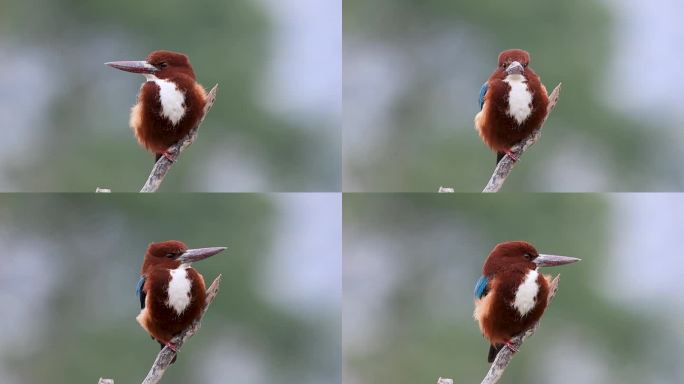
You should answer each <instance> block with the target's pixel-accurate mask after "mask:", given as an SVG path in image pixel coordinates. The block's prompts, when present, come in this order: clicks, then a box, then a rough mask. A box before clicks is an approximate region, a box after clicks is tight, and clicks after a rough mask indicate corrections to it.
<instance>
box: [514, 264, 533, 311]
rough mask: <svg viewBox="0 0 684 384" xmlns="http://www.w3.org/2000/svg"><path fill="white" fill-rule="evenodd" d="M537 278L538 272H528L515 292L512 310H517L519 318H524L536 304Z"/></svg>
mask: <svg viewBox="0 0 684 384" xmlns="http://www.w3.org/2000/svg"><path fill="white" fill-rule="evenodd" d="M537 277H539V272H537V271H536V270H531V271H530V272H528V273H527V276H525V279H524V280H523V282H522V284H520V286H519V287H518V290H517V291H516V292H515V301H514V302H513V308H515V309H517V310H518V313H520V316H525V315H526V314H527V312H529V311H531V310H532V308H534V306H535V304H537V300H536V298H537V293H539V284H537Z"/></svg>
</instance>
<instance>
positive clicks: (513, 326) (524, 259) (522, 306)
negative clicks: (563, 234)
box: [473, 241, 579, 362]
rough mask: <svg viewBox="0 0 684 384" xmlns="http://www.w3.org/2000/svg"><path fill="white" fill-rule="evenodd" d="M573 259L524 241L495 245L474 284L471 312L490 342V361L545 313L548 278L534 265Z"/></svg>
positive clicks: (560, 262) (551, 264)
mask: <svg viewBox="0 0 684 384" xmlns="http://www.w3.org/2000/svg"><path fill="white" fill-rule="evenodd" d="M576 261H579V259H577V258H572V257H566V256H556V255H544V254H540V253H538V252H537V250H536V249H535V248H534V247H533V246H532V245H531V244H530V243H527V242H524V241H510V242H505V243H501V244H498V245H497V246H496V247H494V249H493V250H492V252H491V253H490V254H489V256H488V257H487V260H486V261H485V263H484V265H483V267H482V277H481V278H480V280H479V281H478V284H476V289H475V295H476V296H475V311H474V313H473V317H474V318H475V320H476V321H477V322H478V325H479V327H480V331H482V334H483V335H484V336H485V338H487V340H488V341H489V343H490V344H491V348H490V351H489V357H488V361H489V362H492V361H493V359H494V357H495V356H496V353H497V352H498V351H499V349H501V347H502V346H503V345H510V340H511V339H512V338H513V337H514V336H516V335H518V334H520V333H522V332H524V331H525V330H527V329H529V328H531V327H532V326H533V325H534V324H535V323H536V322H537V321H539V319H540V318H541V317H542V315H543V314H544V310H545V309H546V305H547V300H548V295H549V282H550V278H549V276H546V275H542V274H541V273H538V272H537V267H544V266H555V265H563V264H568V263H573V262H576ZM511 348H514V347H513V346H511Z"/></svg>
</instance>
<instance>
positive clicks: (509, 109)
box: [475, 49, 549, 164]
mask: <svg viewBox="0 0 684 384" xmlns="http://www.w3.org/2000/svg"><path fill="white" fill-rule="evenodd" d="M529 65H530V54H529V53H528V52H527V51H524V50H522V49H509V50H506V51H503V52H501V53H500V54H499V64H498V66H497V67H496V70H494V72H493V73H492V75H491V76H489V79H488V80H487V81H486V82H485V83H484V84H483V85H482V88H480V99H479V103H480V112H478V113H477V115H475V129H476V130H477V131H478V133H479V134H480V137H481V138H482V141H484V143H485V144H486V145H487V146H488V147H489V148H491V149H492V150H493V151H494V152H496V163H497V164H498V163H499V161H501V159H502V158H503V157H504V155H508V156H509V157H510V158H511V160H513V161H517V160H518V157H517V156H516V155H515V153H513V152H512V151H511V147H512V146H514V145H515V144H517V143H519V142H520V141H522V140H523V139H525V138H526V137H527V136H529V135H530V134H531V133H532V132H533V131H534V130H535V129H537V128H539V127H540V126H541V124H542V122H543V121H544V117H545V116H546V112H547V107H548V105H549V95H548V93H547V91H546V87H544V85H543V84H542V83H541V79H539V76H537V74H536V73H534V71H533V70H532V68H530V67H529Z"/></svg>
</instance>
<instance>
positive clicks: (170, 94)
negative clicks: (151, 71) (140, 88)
mask: <svg viewBox="0 0 684 384" xmlns="http://www.w3.org/2000/svg"><path fill="white" fill-rule="evenodd" d="M145 77H146V78H147V81H154V82H155V83H156V84H157V85H158V86H159V101H160V102H161V106H162V116H164V117H166V118H167V119H169V121H170V122H171V124H173V125H176V124H178V122H179V121H180V119H182V118H183V115H185V94H184V93H183V92H181V91H180V90H178V87H177V86H176V84H175V83H174V82H173V81H168V80H164V79H160V78H158V77H156V76H154V75H145Z"/></svg>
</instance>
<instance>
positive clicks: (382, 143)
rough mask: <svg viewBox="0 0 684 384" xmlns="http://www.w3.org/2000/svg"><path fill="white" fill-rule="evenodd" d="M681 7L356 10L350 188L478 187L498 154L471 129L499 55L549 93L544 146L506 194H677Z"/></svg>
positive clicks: (419, 5)
mask: <svg viewBox="0 0 684 384" xmlns="http://www.w3.org/2000/svg"><path fill="white" fill-rule="evenodd" d="M682 15H684V2H682V1H678V0H655V1H648V2H646V1H641V0H626V1H621V0H620V1H618V0H581V1H574V2H562V1H514V2H501V1H496V0H484V1H482V0H464V1H452V0H403V1H396V0H376V1H364V0H346V1H345V2H344V10H343V20H344V21H343V22H344V43H343V46H344V64H343V74H344V89H343V100H344V142H343V158H344V160H343V164H344V165H343V168H344V170H343V177H344V190H346V191H383V192H392V191H433V192H434V191H436V190H437V189H438V187H439V186H441V185H444V186H451V187H454V188H455V189H456V191H471V192H473V191H481V190H482V188H483V187H484V185H485V184H486V182H487V180H488V178H489V176H490V175H491V172H492V170H493V166H494V163H495V155H494V154H493V153H492V152H491V151H490V150H489V149H488V148H487V147H486V146H485V145H484V144H483V143H482V142H481V140H480V138H479V136H478V134H477V132H476V131H475V130H474V128H473V126H474V125H473V118H474V116H475V114H476V113H477V112H478V111H479V105H478V103H477V97H478V93H479V90H480V86H481V85H482V83H483V82H484V81H485V80H486V79H487V78H488V77H489V75H490V74H491V72H492V71H493V70H494V69H495V66H496V59H497V55H498V54H499V52H501V51H502V50H504V49H508V48H523V49H526V50H528V51H529V52H530V53H531V55H532V64H531V65H532V67H533V68H534V69H535V71H536V72H537V73H538V74H540V76H541V77H542V81H543V82H544V83H545V84H546V86H547V88H548V89H549V91H551V89H553V87H555V86H556V85H557V84H558V83H560V82H562V83H563V91H562V92H561V96H560V101H559V103H558V106H557V108H556V109H555V110H554V112H553V113H552V115H551V116H550V118H549V120H548V121H547V124H546V126H545V127H544V133H543V135H542V137H541V140H540V141H539V143H537V145H535V146H534V147H533V148H532V149H531V150H530V151H529V152H528V153H526V154H525V156H524V158H523V159H522V161H521V162H520V163H519V164H518V165H517V166H516V168H515V170H514V171H513V173H512V176H511V177H510V178H509V179H508V181H507V183H506V185H505V187H504V190H505V191H566V192H570V191H630V192H631V191H680V190H682V189H684V169H683V168H682V167H679V166H678V164H679V163H681V160H682V150H681V149H682V146H683V145H684V131H683V130H682V129H681V126H682V125H683V124H684V109H682V108H681V106H682V103H681V97H680V90H681V89H682V88H683V87H684V77H683V76H681V74H680V72H681V63H682V62H684V51H683V50H682V49H680V46H681V44H680V42H681V41H682V39H684V25H683V24H682V23H681V21H680V20H681V16H682Z"/></svg>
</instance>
